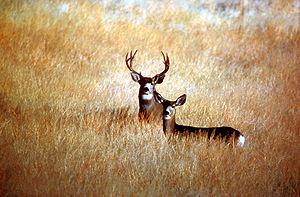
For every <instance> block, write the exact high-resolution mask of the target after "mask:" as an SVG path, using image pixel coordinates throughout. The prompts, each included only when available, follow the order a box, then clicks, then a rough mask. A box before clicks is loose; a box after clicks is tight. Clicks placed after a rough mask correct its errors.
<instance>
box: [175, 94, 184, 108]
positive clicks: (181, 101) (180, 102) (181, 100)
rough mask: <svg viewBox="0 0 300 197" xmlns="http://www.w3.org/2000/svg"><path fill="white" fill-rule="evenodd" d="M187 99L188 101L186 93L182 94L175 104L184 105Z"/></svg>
mask: <svg viewBox="0 0 300 197" xmlns="http://www.w3.org/2000/svg"><path fill="white" fill-rule="evenodd" d="M185 101H186V95H185V94H184V95H181V96H180V97H179V98H178V99H177V100H176V103H175V105H176V106H181V105H183V104H184V103H185Z"/></svg>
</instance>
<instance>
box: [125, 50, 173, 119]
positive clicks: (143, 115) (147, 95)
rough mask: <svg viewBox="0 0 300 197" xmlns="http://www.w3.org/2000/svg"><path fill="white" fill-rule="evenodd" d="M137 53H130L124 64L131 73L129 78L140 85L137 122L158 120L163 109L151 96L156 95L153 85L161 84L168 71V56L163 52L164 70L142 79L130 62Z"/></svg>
mask: <svg viewBox="0 0 300 197" xmlns="http://www.w3.org/2000/svg"><path fill="white" fill-rule="evenodd" d="M136 53H137V50H136V51H135V52H134V53H132V51H131V52H130V55H129V57H128V53H127V54H126V57H125V62H126V65H127V67H128V69H129V70H130V71H131V73H130V74H131V77H132V79H133V81H135V82H138V83H139V84H140V89H139V95H138V98H139V120H140V121H147V122H149V121H151V120H155V119H156V120H160V117H161V115H162V110H163V107H162V105H161V104H160V103H157V102H156V101H155V99H154V97H153V95H154V94H155V93H156V90H155V85H156V84H161V83H162V82H163V80H164V78H165V74H166V72H167V71H168V70H169V65H170V61H169V57H168V54H166V56H165V55H164V53H163V52H161V53H162V55H163V59H164V64H165V69H164V71H162V72H161V73H159V74H157V75H155V76H154V77H144V76H143V75H142V74H141V73H138V72H136V71H135V70H134V69H133V68H132V61H133V59H134V56H135V54H136Z"/></svg>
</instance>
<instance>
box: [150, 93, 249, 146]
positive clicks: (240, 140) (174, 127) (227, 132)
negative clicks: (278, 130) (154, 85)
mask: <svg viewBox="0 0 300 197" xmlns="http://www.w3.org/2000/svg"><path fill="white" fill-rule="evenodd" d="M154 97H155V100H156V101H157V102H158V103H161V104H162V105H163V131H164V133H165V135H167V134H181V135H186V134H188V135H189V134H192V133H194V134H196V135H199V136H202V137H205V138H206V139H207V140H211V139H213V140H220V141H224V142H226V143H229V144H232V145H235V144H237V145H239V146H244V144H245V137H244V136H243V135H242V133H241V132H239V131H238V130H236V129H234V128H231V127H225V126H223V127H210V128H201V127H191V126H184V125H179V124H177V123H176V122H175V113H176V110H175V108H176V107H178V106H181V105H183V104H184V103H185V101H186V95H185V94H184V95H182V96H180V97H178V98H177V100H176V101H169V100H166V99H164V98H163V97H162V96H161V95H160V94H159V93H156V94H154Z"/></svg>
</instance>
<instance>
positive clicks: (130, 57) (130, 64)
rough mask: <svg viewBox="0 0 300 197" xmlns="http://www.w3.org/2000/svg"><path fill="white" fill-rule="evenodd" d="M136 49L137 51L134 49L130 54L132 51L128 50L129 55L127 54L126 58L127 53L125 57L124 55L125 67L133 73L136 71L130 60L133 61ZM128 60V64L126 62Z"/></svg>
mask: <svg viewBox="0 0 300 197" xmlns="http://www.w3.org/2000/svg"><path fill="white" fill-rule="evenodd" d="M137 51H138V50H135V52H134V53H133V55H132V51H130V56H129V58H128V53H127V54H126V57H125V62H126V65H127V68H128V69H129V70H130V71H132V72H135V73H138V72H136V71H135V70H133V68H132V61H133V59H134V56H135V54H136V53H137ZM128 61H129V64H128Z"/></svg>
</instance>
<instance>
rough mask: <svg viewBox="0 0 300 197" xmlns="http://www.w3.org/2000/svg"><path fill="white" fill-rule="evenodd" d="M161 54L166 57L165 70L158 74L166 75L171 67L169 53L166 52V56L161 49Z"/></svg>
mask: <svg viewBox="0 0 300 197" xmlns="http://www.w3.org/2000/svg"><path fill="white" fill-rule="evenodd" d="M161 54H162V55H163V58H164V64H165V70H164V71H162V72H161V73H160V74H158V75H164V74H165V73H166V72H168V70H169V67H170V60H169V56H168V53H166V56H165V54H164V53H163V52H162V51H161Z"/></svg>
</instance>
